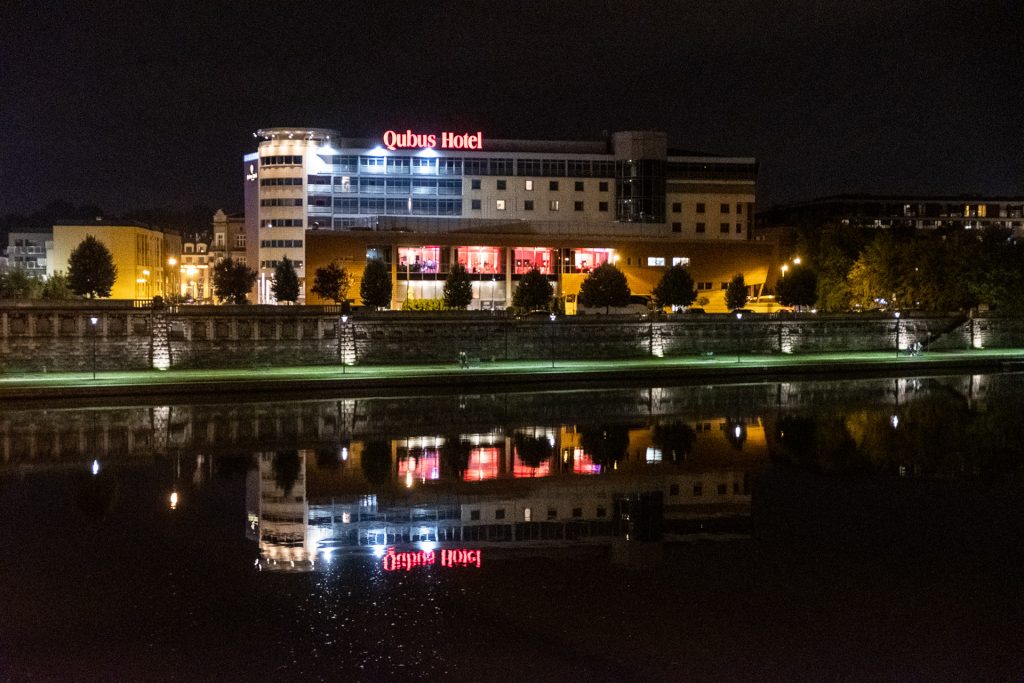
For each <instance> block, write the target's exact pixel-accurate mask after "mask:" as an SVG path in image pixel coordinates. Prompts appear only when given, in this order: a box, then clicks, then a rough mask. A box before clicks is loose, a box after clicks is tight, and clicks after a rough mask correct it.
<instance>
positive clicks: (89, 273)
mask: <svg viewBox="0 0 1024 683" xmlns="http://www.w3.org/2000/svg"><path fill="white" fill-rule="evenodd" d="M115 280H117V266H115V265H114V257H113V256H111V254H110V250H109V249H107V248H106V246H104V244H103V243H102V242H100V241H99V240H98V239H96V238H95V237H93V236H92V235H87V236H86V238H85V239H84V240H82V243H81V244H79V245H78V246H77V247H75V250H74V251H72V252H71V257H70V258H69V259H68V287H69V288H70V289H71V291H72V292H74V293H75V294H77V295H79V296H87V297H89V298H90V299H95V298H96V297H107V296H110V289H111V288H112V287H113V286H114V281H115Z"/></svg>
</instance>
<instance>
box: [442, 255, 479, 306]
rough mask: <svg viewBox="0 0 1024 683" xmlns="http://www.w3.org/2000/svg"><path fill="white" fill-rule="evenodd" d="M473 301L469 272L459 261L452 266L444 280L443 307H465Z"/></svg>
mask: <svg viewBox="0 0 1024 683" xmlns="http://www.w3.org/2000/svg"><path fill="white" fill-rule="evenodd" d="M472 301H473V284H472V283H471V282H470V281H469V273H467V272H466V267H465V266H464V265H462V264H461V263H456V264H454V265H453V266H452V269H451V271H449V273H448V277H447V278H446V279H445V281H444V305H445V308H451V309H462V310H464V309H466V308H467V307H468V306H469V304H470V302H472Z"/></svg>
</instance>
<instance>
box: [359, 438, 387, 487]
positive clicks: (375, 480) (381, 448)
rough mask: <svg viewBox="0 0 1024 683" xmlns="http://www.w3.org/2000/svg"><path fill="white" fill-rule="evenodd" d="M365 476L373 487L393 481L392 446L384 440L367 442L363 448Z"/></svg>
mask: <svg viewBox="0 0 1024 683" xmlns="http://www.w3.org/2000/svg"><path fill="white" fill-rule="evenodd" d="M362 466H363V476H365V477H366V481H368V482H370V484H371V485H373V486H384V485H386V484H388V483H389V482H390V481H391V444H390V442H388V441H384V440H380V439H378V440H375V441H367V442H366V445H365V446H364V447H363V458H362Z"/></svg>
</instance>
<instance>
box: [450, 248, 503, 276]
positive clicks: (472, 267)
mask: <svg viewBox="0 0 1024 683" xmlns="http://www.w3.org/2000/svg"><path fill="white" fill-rule="evenodd" d="M455 261H456V262H457V263H459V264H461V265H462V266H463V267H464V268H465V269H466V270H467V271H468V272H470V273H504V272H505V258H504V254H503V253H502V249H501V247H456V248H455Z"/></svg>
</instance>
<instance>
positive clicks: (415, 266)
mask: <svg viewBox="0 0 1024 683" xmlns="http://www.w3.org/2000/svg"><path fill="white" fill-rule="evenodd" d="M444 251H445V252H447V249H445V250H444ZM441 252H442V250H441V247H434V246H428V247H399V248H398V267H397V273H398V276H399V277H401V278H403V279H404V278H405V276H407V275H410V274H412V273H440V272H443V271H446V270H447V254H445V255H444V258H445V263H444V264H442V263H441V259H442V253H441ZM442 265H444V266H445V267H444V268H442Z"/></svg>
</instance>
